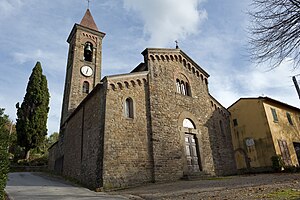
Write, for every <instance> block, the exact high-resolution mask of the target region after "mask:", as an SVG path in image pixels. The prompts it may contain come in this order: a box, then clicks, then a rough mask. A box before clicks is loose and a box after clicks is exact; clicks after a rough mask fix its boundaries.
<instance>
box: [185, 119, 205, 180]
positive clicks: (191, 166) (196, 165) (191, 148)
mask: <svg viewBox="0 0 300 200" xmlns="http://www.w3.org/2000/svg"><path fill="white" fill-rule="evenodd" d="M182 130H183V132H184V141H185V143H184V146H185V158H186V165H187V171H188V173H189V174H192V173H197V172H200V171H201V170H202V167H201V158H200V148H199V142H198V139H197V128H196V126H195V123H194V122H193V121H192V120H191V119H189V118H185V119H184V120H183V121H182Z"/></svg>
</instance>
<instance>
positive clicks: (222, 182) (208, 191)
mask: <svg viewBox="0 0 300 200" xmlns="http://www.w3.org/2000/svg"><path fill="white" fill-rule="evenodd" d="M287 189H289V190H290V191H291V192H292V193H294V194H296V197H295V196H294V197H293V198H292V197H291V196H285V197H281V198H279V197H271V196H270V194H271V193H274V192H281V191H285V190H287ZM111 193H112V194H121V195H124V196H127V197H129V198H130V199H147V200H148V199H149V200H152V199H155V200H156V199H166V200H171V199H172V200H177V199H178V200H183V199H184V200H190V199H195V200H197V199H199V200H200V199H220V200H221V199H222V200H225V199H226V200H231V199H242V200H248V199H249V200H250V199H251V200H253V199H300V173H295V174H258V175H243V176H230V177H217V178H211V179H207V180H194V181H177V182H173V183H165V184H151V185H147V186H140V187H136V188H130V189H125V190H119V191H116V192H111Z"/></svg>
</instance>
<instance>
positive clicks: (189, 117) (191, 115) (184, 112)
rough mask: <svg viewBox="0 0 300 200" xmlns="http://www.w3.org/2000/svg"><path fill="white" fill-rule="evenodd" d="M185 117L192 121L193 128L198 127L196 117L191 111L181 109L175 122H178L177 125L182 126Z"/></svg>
mask: <svg viewBox="0 0 300 200" xmlns="http://www.w3.org/2000/svg"><path fill="white" fill-rule="evenodd" d="M185 119H188V120H190V121H192V123H193V125H194V127H195V129H198V128H197V127H199V125H198V121H197V118H196V117H195V116H194V115H193V114H192V113H190V112H188V111H183V112H182V113H181V114H180V115H179V116H178V121H177V123H178V126H179V127H183V121H184V120H185Z"/></svg>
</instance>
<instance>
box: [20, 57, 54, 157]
mask: <svg viewBox="0 0 300 200" xmlns="http://www.w3.org/2000/svg"><path fill="white" fill-rule="evenodd" d="M49 98H50V95H49V91H48V86H47V79H46V76H44V75H43V73H42V67H41V64H40V62H37V63H36V65H35V67H34V68H33V70H32V73H31V75H30V77H29V82H28V85H27V88H26V94H25V97H24V100H23V102H22V105H21V107H20V106H19V103H17V105H16V107H17V123H16V131H17V142H18V144H19V145H20V146H21V147H24V149H25V153H26V154H25V155H26V156H25V159H26V160H28V159H29V155H30V150H31V149H33V148H36V147H38V146H39V145H41V144H42V143H43V142H44V140H45V136H46V135H47V118H48V112H49V107H48V105H49Z"/></svg>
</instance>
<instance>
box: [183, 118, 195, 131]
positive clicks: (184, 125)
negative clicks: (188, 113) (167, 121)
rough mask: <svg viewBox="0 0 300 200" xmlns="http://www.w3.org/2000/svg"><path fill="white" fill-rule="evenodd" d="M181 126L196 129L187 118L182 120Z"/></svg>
mask: <svg viewBox="0 0 300 200" xmlns="http://www.w3.org/2000/svg"><path fill="white" fill-rule="evenodd" d="M182 126H183V127H185V128H193V129H196V126H195V124H194V122H193V121H192V120H190V119H187V118H186V119H184V120H183V123H182Z"/></svg>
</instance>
